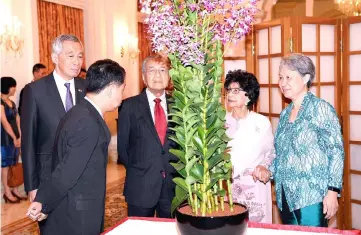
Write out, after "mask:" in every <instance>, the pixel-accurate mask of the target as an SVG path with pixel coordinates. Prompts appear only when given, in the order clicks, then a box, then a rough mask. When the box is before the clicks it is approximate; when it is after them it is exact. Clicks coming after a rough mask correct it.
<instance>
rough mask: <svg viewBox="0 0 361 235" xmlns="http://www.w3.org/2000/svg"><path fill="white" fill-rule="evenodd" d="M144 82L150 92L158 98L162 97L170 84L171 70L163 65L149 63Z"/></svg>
mask: <svg viewBox="0 0 361 235" xmlns="http://www.w3.org/2000/svg"><path fill="white" fill-rule="evenodd" d="M143 80H144V83H145V85H147V87H148V89H149V91H150V92H152V93H153V94H154V95H156V96H158V95H161V94H163V92H164V89H165V88H166V87H167V86H168V83H169V70H168V68H167V66H166V65H165V64H163V63H158V62H155V61H148V62H147V64H146V66H145V71H144V72H143Z"/></svg>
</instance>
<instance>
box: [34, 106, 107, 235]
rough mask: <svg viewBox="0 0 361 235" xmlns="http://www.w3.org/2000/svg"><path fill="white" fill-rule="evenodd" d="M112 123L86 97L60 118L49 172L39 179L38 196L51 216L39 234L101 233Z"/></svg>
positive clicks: (91, 234) (36, 198)
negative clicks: (46, 178)
mask: <svg viewBox="0 0 361 235" xmlns="http://www.w3.org/2000/svg"><path fill="white" fill-rule="evenodd" d="M109 142H110V132H109V129H108V127H107V125H106V123H105V121H104V120H103V118H102V117H101V115H100V114H99V113H98V111H97V110H96V109H95V108H94V106H92V105H91V104H90V103H89V102H88V101H87V100H82V101H81V102H80V103H79V104H77V105H76V106H74V108H72V109H71V110H70V111H69V112H68V113H67V114H66V115H65V116H64V118H63V119H62V120H61V122H60V124H59V127H58V130H57V133H56V137H55V143H54V151H53V164H52V174H51V178H50V179H48V180H46V181H43V182H41V184H40V187H39V189H38V192H37V194H36V197H35V201H37V202H40V203H42V206H43V209H42V212H43V213H44V214H48V215H49V216H48V218H47V219H46V222H45V224H44V225H43V226H41V228H40V230H41V234H43V235H44V234H45V235H47V234H50V235H64V234H69V235H70V234H72V235H73V234H74V235H78V234H84V235H98V234H100V233H101V231H102V229H103V228H102V227H103V220H104V206H105V187H106V167H107V162H108V145H109Z"/></svg>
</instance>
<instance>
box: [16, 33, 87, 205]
mask: <svg viewBox="0 0 361 235" xmlns="http://www.w3.org/2000/svg"><path fill="white" fill-rule="evenodd" d="M83 50H84V49H83V45H82V43H81V42H80V41H79V39H78V38H77V37H75V36H73V35H60V36H58V37H57V38H55V40H54V41H53V43H52V54H51V58H52V61H53V62H54V64H55V69H54V71H53V72H52V73H50V74H49V75H48V76H46V77H43V78H41V79H39V80H37V81H34V82H32V83H30V84H28V85H26V86H25V88H24V92H23V104H22V110H21V132H22V134H21V138H22V139H21V154H22V161H23V169H24V183H25V190H26V191H27V192H28V193H29V197H30V201H33V200H34V198H35V195H36V190H37V189H38V187H39V184H40V182H41V181H42V180H44V179H47V178H49V177H50V174H51V161H52V148H53V144H54V139H55V133H56V128H57V127H58V124H59V122H60V119H61V118H62V117H63V116H64V114H65V113H66V112H67V111H68V110H69V109H70V108H71V107H72V106H73V105H75V104H76V103H79V102H80V100H82V99H83V98H84V96H85V80H84V79H80V78H76V76H78V74H79V72H80V69H81V66H82V64H83Z"/></svg>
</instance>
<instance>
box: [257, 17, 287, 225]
mask: <svg viewBox="0 0 361 235" xmlns="http://www.w3.org/2000/svg"><path fill="white" fill-rule="evenodd" d="M289 24H290V19H289V18H284V19H279V20H274V21H271V22H267V23H260V24H256V25H254V33H253V35H254V43H255V44H254V49H255V55H254V60H253V62H254V74H255V75H256V77H257V79H258V82H259V83H260V96H259V99H258V102H257V108H256V111H257V112H258V113H260V114H262V115H265V116H267V117H268V118H269V119H270V121H271V123H272V127H273V130H274V131H275V129H276V127H277V124H278V121H279V114H280V113H281V111H282V109H283V108H284V107H285V102H284V100H283V97H282V94H281V92H280V90H279V87H278V77H279V76H278V68H279V64H280V61H281V58H282V57H283V56H284V55H285V53H287V52H289V49H288V48H287V45H288V44H287V41H288V38H289V31H288V28H289ZM285 42H286V43H285ZM272 200H273V223H281V221H280V219H279V215H278V208H277V205H276V196H275V192H274V187H273V185H272Z"/></svg>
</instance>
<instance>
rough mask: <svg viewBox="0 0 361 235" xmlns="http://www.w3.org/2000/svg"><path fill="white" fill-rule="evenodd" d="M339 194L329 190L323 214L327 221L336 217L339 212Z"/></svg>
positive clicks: (324, 202)
mask: <svg viewBox="0 0 361 235" xmlns="http://www.w3.org/2000/svg"><path fill="white" fill-rule="evenodd" d="M337 195H338V193H337V192H334V191H332V190H328V192H327V194H326V196H325V198H324V199H323V214H326V215H325V218H326V219H330V218H331V217H332V216H334V215H335V214H336V212H337V210H338V200H337Z"/></svg>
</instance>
